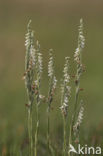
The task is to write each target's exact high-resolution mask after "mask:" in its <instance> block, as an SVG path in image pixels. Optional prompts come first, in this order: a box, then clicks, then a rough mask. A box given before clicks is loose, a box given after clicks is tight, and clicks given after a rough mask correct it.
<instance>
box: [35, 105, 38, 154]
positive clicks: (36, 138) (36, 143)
mask: <svg viewBox="0 0 103 156" xmlns="http://www.w3.org/2000/svg"><path fill="white" fill-rule="evenodd" d="M38 130H39V110H38V105H36V131H35V148H34V149H35V156H37V145H38Z"/></svg>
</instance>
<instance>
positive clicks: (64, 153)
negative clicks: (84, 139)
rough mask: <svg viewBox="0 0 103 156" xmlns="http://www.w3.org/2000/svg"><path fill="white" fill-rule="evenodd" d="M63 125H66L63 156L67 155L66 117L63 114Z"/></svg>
mask: <svg viewBox="0 0 103 156" xmlns="http://www.w3.org/2000/svg"><path fill="white" fill-rule="evenodd" d="M63 126H64V130H63V135H64V138H63V156H66V119H65V117H64V116H63Z"/></svg>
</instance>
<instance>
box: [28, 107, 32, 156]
mask: <svg viewBox="0 0 103 156" xmlns="http://www.w3.org/2000/svg"><path fill="white" fill-rule="evenodd" d="M28 133H29V144H30V146H29V155H30V156H33V135H32V110H31V108H28Z"/></svg>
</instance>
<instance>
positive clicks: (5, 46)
mask: <svg viewBox="0 0 103 156" xmlns="http://www.w3.org/2000/svg"><path fill="white" fill-rule="evenodd" d="M102 6H103V2H102V1H98V0H94V1H89V0H86V1H83V0H73V1H70V0H68V1H66V0H64V1H62V0H42V1H40V0H25V1H24V0H22V1H20V0H14V1H13V0H4V1H0V144H3V149H5V146H6V144H8V145H9V146H12V144H14V142H15V144H18V142H22V137H24V133H26V131H27V129H26V126H25V125H26V108H25V103H26V93H25V88H24V82H23V81H22V75H23V73H24V57H25V47H24V36H25V33H26V25H27V23H28V20H29V19H32V27H33V28H34V30H35V35H36V38H37V39H38V40H39V41H40V44H41V47H42V51H43V56H44V75H43V88H45V89H44V90H45V93H46V88H48V86H47V73H46V72H47V67H46V66H47V61H48V49H49V48H53V49H54V53H55V64H56V74H57V77H58V78H60V77H61V75H62V67H63V63H64V56H67V55H68V56H70V57H71V63H72V65H71V69H72V71H73V73H74V63H73V55H74V51H75V48H76V47H77V35H78V31H77V28H78V25H79V19H80V18H81V17H82V18H83V19H84V28H85V30H84V34H85V38H86V46H85V49H84V52H83V61H84V64H85V66H86V73H85V74H84V75H83V76H82V81H81V86H82V87H83V88H84V92H83V93H82V95H81V96H82V97H83V99H84V101H85V104H86V108H85V116H84V129H86V130H87V131H90V129H91V128H92V127H95V129H97V127H98V125H99V123H103V112H102V110H103V94H102V90H103V70H102V67H103V43H102V42H103V20H102V19H103V9H102ZM43 88H42V89H43ZM58 97H59V95H57V98H58ZM72 97H73V96H72ZM57 98H56V101H55V102H54V108H56V109H54V111H53V114H55V115H57V116H58V117H60V112H59V113H57V107H58V106H59V105H60V104H59V102H58V101H57ZM71 105H73V100H71ZM41 107H42V108H41V109H42V112H44V114H45V108H46V106H45V105H44V106H43V105H42V106H41ZM42 114H43V113H42ZM45 118H46V115H42V119H43V121H42V122H41V127H42V129H43V130H45V129H46V127H45V125H44V124H45V123H46V120H45ZM52 119H53V120H52V123H53V125H54V126H52V130H53V131H56V129H55V125H56V124H57V122H59V120H60V118H56V120H55V122H54V119H55V117H52ZM101 125H102V124H101ZM58 129H59V128H58ZM44 134H45V132H44ZM9 142H10V143H9ZM1 147H2V146H1ZM1 147H0V150H1Z"/></svg>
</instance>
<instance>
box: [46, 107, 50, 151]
mask: <svg viewBox="0 0 103 156" xmlns="http://www.w3.org/2000/svg"><path fill="white" fill-rule="evenodd" d="M47 113H48V116H47V118H48V119H47V120H48V121H47V144H48V151H50V109H49V108H48V112H47Z"/></svg>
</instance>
